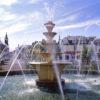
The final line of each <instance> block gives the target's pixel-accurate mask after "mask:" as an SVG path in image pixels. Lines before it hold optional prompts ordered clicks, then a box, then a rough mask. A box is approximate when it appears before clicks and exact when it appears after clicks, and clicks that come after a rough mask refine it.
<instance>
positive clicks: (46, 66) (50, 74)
mask: <svg viewBox="0 0 100 100" xmlns="http://www.w3.org/2000/svg"><path fill="white" fill-rule="evenodd" d="M44 25H45V26H46V28H47V30H48V32H44V33H43V34H44V35H45V36H46V38H47V41H46V48H47V51H46V52H43V51H41V52H38V50H36V51H35V54H36V55H38V56H40V57H42V58H44V59H45V60H44V61H42V62H41V61H39V62H38V61H36V62H35V61H32V62H30V64H31V65H32V66H35V67H36V70H37V73H38V77H39V79H38V80H36V84H37V86H39V87H48V88H51V89H54V88H56V87H58V84H57V77H56V75H55V71H54V67H53V66H54V65H56V66H57V68H58V70H59V73H60V74H59V77H60V78H61V73H62V71H63V69H64V67H65V65H69V64H71V62H64V61H61V60H54V59H53V58H52V55H59V54H61V53H60V52H55V53H53V52H54V50H53V48H54V45H53V38H54V36H55V35H56V34H57V33H55V32H52V30H53V28H54V26H55V24H54V23H53V22H52V21H49V22H47V23H45V24H44ZM60 80H61V79H60ZM61 83H62V85H64V80H61Z"/></svg>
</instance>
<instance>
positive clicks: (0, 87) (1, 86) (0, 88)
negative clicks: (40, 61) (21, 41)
mask: <svg viewBox="0 0 100 100" xmlns="http://www.w3.org/2000/svg"><path fill="white" fill-rule="evenodd" d="M23 48H24V46H22V48H21V49H20V50H19V52H18V54H17V55H16V57H15V59H14V60H13V62H12V64H11V66H10V68H9V70H8V72H7V74H6V76H5V78H4V80H3V82H2V84H1V85H0V91H1V90H2V88H3V86H4V83H5V81H6V79H7V77H8V75H9V73H10V71H11V69H12V67H13V65H14V63H15V61H16V60H17V58H18V56H19V54H20V53H21V51H22V50H23Z"/></svg>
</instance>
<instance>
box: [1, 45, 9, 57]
mask: <svg viewBox="0 0 100 100" xmlns="http://www.w3.org/2000/svg"><path fill="white" fill-rule="evenodd" d="M6 48H8V46H6V47H5V48H4V49H3V50H2V52H1V54H0V59H1V58H2V56H3V53H4V51H5V49H6Z"/></svg>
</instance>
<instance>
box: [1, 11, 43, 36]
mask: <svg viewBox="0 0 100 100" xmlns="http://www.w3.org/2000/svg"><path fill="white" fill-rule="evenodd" d="M4 15H6V16H7V17H4ZM4 15H3V16H0V20H2V21H3V24H0V36H1V37H3V36H4V33H6V32H8V34H9V35H10V34H14V33H16V32H21V31H23V32H24V31H25V30H27V29H29V28H30V27H31V26H32V25H34V27H35V26H36V25H37V24H38V23H39V22H42V20H43V16H42V14H41V13H40V12H37V11H35V12H32V13H28V14H26V15H21V16H19V15H16V14H14V13H11V12H5V14H4Z"/></svg>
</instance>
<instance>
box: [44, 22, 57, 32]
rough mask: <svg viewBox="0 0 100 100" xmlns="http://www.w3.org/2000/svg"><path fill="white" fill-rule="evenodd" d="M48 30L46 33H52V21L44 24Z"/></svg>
mask: <svg viewBox="0 0 100 100" xmlns="http://www.w3.org/2000/svg"><path fill="white" fill-rule="evenodd" d="M44 25H45V26H46V28H47V30H48V32H52V30H53V28H54V26H55V24H54V23H53V22H52V21H48V22H47V23H45V24H44Z"/></svg>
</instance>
